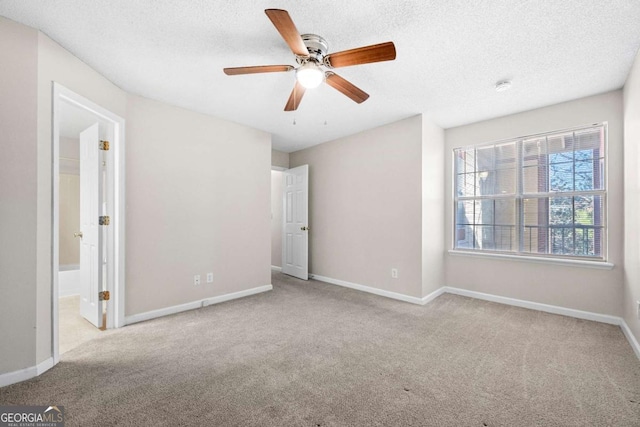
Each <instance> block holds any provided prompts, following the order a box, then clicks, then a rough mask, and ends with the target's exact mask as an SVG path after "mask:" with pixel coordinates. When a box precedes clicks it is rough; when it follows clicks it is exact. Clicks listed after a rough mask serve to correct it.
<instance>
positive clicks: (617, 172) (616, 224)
mask: <svg viewBox="0 0 640 427" xmlns="http://www.w3.org/2000/svg"><path fill="white" fill-rule="evenodd" d="M622 114H623V113H622V92H621V91H615V92H610V93H606V94H603V95H597V96H592V97H589V98H584V99H579V100H576V101H571V102H566V103H562V104H558V105H553V106H550V107H545V108H540V109H537V110H532V111H528V112H524V113H520V114H514V115H511V116H506V117H501V118H498V119H494V120H488V121H484V122H479V123H475V124H471V125H467V126H461V127H457V128H453V129H448V130H447V131H446V132H445V137H446V159H445V166H446V174H445V177H446V191H445V195H446V199H445V203H444V206H445V207H446V215H445V224H446V225H445V235H446V248H447V249H450V248H452V232H451V230H452V227H453V225H452V221H453V209H452V208H453V200H452V194H453V190H452V178H451V177H452V170H451V167H452V150H453V149H454V148H456V147H463V146H468V145H473V144H479V143H484V142H491V141H498V140H502V139H506V138H514V137H518V136H524V135H531V134H536V133H541V132H546V131H552V130H558V129H564V128H568V127H573V126H580V125H588V124H591V123H596V122H603V121H607V122H609V150H608V178H609V188H608V196H607V197H608V232H609V261H610V262H612V263H614V264H615V268H614V269H613V270H596V269H590V268H584V267H572V266H565V265H549V264H533V263H527V262H524V261H518V260H504V259H487V258H476V257H469V256H454V255H450V254H449V255H447V256H446V264H445V266H446V267H445V268H446V273H445V274H446V281H447V285H449V286H454V287H458V288H463V289H469V290H472V291H477V292H486V293H489V294H494V295H501V296H506V297H511V298H518V299H524V300H528V301H534V302H539V303H544V304H551V305H558V306H562V307H568V308H573V309H578V310H586V311H591V312H595V313H603V314H609V315H615V316H619V315H621V314H622V313H621V310H622V305H621V301H622V274H623V273H622V272H623V261H624V260H623V252H622V250H623V248H622V242H623V194H622V190H623V188H622V182H623V156H622V151H623V147H622V145H623V139H622V131H623V129H622ZM498 271H499V272H500V273H499V274H496V272H498Z"/></svg>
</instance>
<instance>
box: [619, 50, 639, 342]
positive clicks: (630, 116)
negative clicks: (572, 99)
mask: <svg viewBox="0 0 640 427" xmlns="http://www.w3.org/2000/svg"><path fill="white" fill-rule="evenodd" d="M639 146H640V55H638V57H636V61H635V64H634V65H633V68H632V69H631V73H630V74H629V77H628V79H627V83H626V84H625V86H624V217H625V224H624V226H625V233H624V259H625V276H624V290H623V308H622V315H623V317H624V320H625V322H626V323H627V325H629V328H630V329H631V331H632V333H633V334H634V335H635V337H636V339H637V340H639V341H640V321H639V320H638V314H637V308H636V307H637V301H639V300H640V223H639V222H638V221H637V220H636V219H637V218H638V217H639V213H640V172H639V169H640V148H639Z"/></svg>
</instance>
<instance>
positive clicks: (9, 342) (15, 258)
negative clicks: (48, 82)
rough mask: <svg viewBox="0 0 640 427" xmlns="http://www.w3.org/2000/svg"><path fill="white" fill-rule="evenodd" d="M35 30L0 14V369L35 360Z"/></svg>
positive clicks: (23, 365) (36, 51)
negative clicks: (0, 150)
mask: <svg viewBox="0 0 640 427" xmlns="http://www.w3.org/2000/svg"><path fill="white" fill-rule="evenodd" d="M37 61H38V33H37V32H36V31H35V30H33V29H31V28H28V27H25V26H23V25H20V24H17V23H15V22H13V21H9V20H8V19H5V18H3V17H0V63H1V64H2V65H0V94H2V95H1V96H0V129H2V132H0V147H2V153H1V154H0V294H1V295H2V296H1V297H0V374H2V373H5V372H13V371H16V370H19V369H24V368H27V367H30V366H33V365H34V364H35V363H36V330H35V327H36V306H35V301H36V281H37V277H36V262H37V243H36V239H37V235H36V221H37V174H38V170H37V166H38V164H37V157H36V154H37V133H36V127H37V95H38V94H37V86H36V82H37Z"/></svg>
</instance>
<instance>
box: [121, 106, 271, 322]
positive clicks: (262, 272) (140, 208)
mask: <svg viewBox="0 0 640 427" xmlns="http://www.w3.org/2000/svg"><path fill="white" fill-rule="evenodd" d="M126 158H127V161H126V163H127V170H126V176H127V272H126V283H127V289H126V302H125V304H126V309H125V311H126V313H127V316H131V315H133V314H139V313H143V312H147V311H150V310H155V309H159V308H164V307H168V306H173V305H178V304H183V303H187V302H191V301H196V300H200V299H204V298H208V297H214V296H218V295H223V294H228V293H231V292H237V291H241V290H245V289H250V288H255V287H258V286H264V285H268V284H269V283H271V274H270V264H271V263H270V261H271V260H270V251H271V248H270V242H271V234H270V211H271V201H270V194H271V190H270V185H271V173H270V170H271V137H270V135H269V134H267V133H265V132H261V131H257V130H254V129H251V128H248V127H246V126H242V125H238V124H235V123H231V122H227V121H224V120H220V119H216V118H214V117H211V116H207V115H204V114H198V113H194V112H191V111H187V110H184V109H181V108H177V107H172V106H169V105H166V104H163V103H160V102H156V101H151V100H149V99H145V98H141V97H138V96H129V97H128V103H127V127H126ZM208 272H213V276H214V281H213V283H206V280H204V279H205V276H206V274H207V273H208ZM195 274H200V275H201V276H202V284H201V285H200V286H197V287H196V286H194V285H193V276H194V275H195Z"/></svg>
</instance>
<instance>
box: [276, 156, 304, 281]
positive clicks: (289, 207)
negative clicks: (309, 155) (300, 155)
mask: <svg viewBox="0 0 640 427" xmlns="http://www.w3.org/2000/svg"><path fill="white" fill-rule="evenodd" d="M282 200H283V215H282V221H283V226H282V272H283V273H285V274H289V275H291V276H295V277H298V278H300V279H303V280H307V279H308V278H309V254H308V251H309V226H308V224H309V222H308V219H309V165H303V166H298V167H297V168H293V169H288V170H286V171H284V172H283V186H282Z"/></svg>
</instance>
